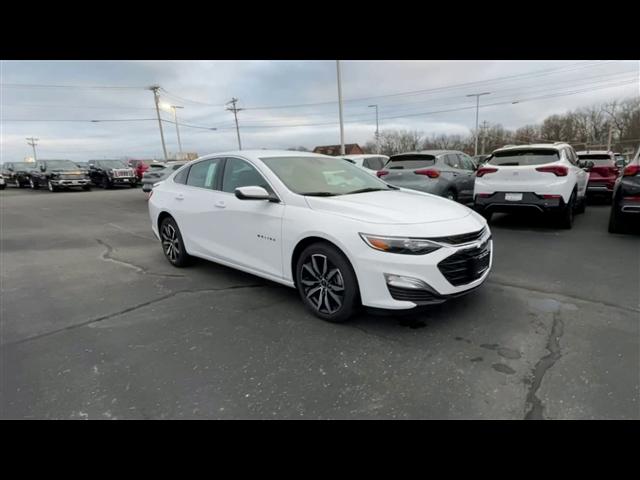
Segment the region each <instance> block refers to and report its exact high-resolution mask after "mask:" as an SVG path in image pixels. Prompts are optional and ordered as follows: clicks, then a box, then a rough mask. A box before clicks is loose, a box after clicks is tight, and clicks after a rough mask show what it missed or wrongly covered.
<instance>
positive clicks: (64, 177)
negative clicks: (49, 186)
mask: <svg viewBox="0 0 640 480" xmlns="http://www.w3.org/2000/svg"><path fill="white" fill-rule="evenodd" d="M59 178H60V180H82V179H83V178H85V177H84V175H80V174H79V173H71V174H67V175H60V177H59Z"/></svg>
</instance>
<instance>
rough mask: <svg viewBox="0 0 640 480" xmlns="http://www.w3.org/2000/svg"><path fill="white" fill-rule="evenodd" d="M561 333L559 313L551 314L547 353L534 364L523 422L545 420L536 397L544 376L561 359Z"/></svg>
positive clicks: (540, 404) (562, 327) (562, 329)
mask: <svg viewBox="0 0 640 480" xmlns="http://www.w3.org/2000/svg"><path fill="white" fill-rule="evenodd" d="M563 333H564V324H563V322H562V319H561V318H560V313H559V312H556V313H554V314H553V324H552V326H551V332H550V333H549V338H548V339H547V346H546V348H547V351H548V352H549V353H548V354H547V355H545V356H544V357H542V358H541V359H540V360H538V363H536V365H535V367H534V368H533V380H532V381H531V384H530V385H529V389H528V392H527V400H526V402H527V403H526V405H529V406H530V408H529V410H528V411H527V413H526V414H525V416H524V419H525V420H545V417H544V404H543V403H542V400H540V398H539V397H538V395H537V394H538V389H539V388H540V385H541V384H542V380H543V379H544V376H545V374H546V373H547V372H548V371H549V369H550V368H551V367H553V366H554V365H555V364H556V362H557V361H558V360H559V359H560V357H562V352H561V349H560V338H561V337H562V335H563Z"/></svg>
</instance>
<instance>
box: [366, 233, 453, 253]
mask: <svg viewBox="0 0 640 480" xmlns="http://www.w3.org/2000/svg"><path fill="white" fill-rule="evenodd" d="M360 237H361V238H362V240H364V242H365V243H366V244H367V245H369V246H370V247H371V248H373V249H375V250H380V251H381V252H388V253H401V254H404V255H425V254H427V253H431V252H435V251H436V250H438V249H439V248H441V247H440V245H438V244H437V243H434V242H432V241H430V240H426V239H424V238H411V237H383V236H380V235H370V234H368V233H361V234H360Z"/></svg>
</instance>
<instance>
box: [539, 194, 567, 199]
mask: <svg viewBox="0 0 640 480" xmlns="http://www.w3.org/2000/svg"><path fill="white" fill-rule="evenodd" d="M542 198H546V199H552V198H562V195H542Z"/></svg>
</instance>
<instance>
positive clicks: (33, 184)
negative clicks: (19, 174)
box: [29, 178, 40, 190]
mask: <svg viewBox="0 0 640 480" xmlns="http://www.w3.org/2000/svg"><path fill="white" fill-rule="evenodd" d="M29 187H31V190H38V188H40V185H38V182H35V181H34V180H33V178H30V179H29Z"/></svg>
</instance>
